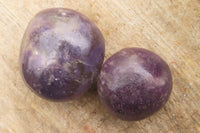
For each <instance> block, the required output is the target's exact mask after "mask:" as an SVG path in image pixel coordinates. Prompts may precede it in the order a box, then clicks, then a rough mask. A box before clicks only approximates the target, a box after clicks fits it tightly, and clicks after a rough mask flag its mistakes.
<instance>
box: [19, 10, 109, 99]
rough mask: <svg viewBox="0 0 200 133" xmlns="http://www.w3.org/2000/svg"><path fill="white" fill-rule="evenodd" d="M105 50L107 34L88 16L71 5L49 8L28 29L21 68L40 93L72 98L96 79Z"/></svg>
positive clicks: (21, 53) (37, 16) (35, 90)
mask: <svg viewBox="0 0 200 133" xmlns="http://www.w3.org/2000/svg"><path fill="white" fill-rule="evenodd" d="M104 53H105V44H104V38H103V36H102V34H101V32H100V30H99V29H98V28H97V26H96V25H95V24H94V23H93V22H91V21H90V20H89V19H88V18H86V17H85V16H84V15H82V14H80V13H78V12H76V11H73V10H70V9H64V8H52V9H46V10H43V11H41V12H39V13H38V14H37V15H36V16H35V17H34V18H33V19H32V21H31V22H30V23H29V25H28V27H27V29H26V32H25V34H24V37H23V41H22V45H21V51H20V69H21V73H22V76H23V78H24V80H25V82H26V83H27V84H28V86H29V87H30V88H31V89H32V90H33V91H34V92H35V93H36V94H38V95H39V96H41V97H43V98H47V99H50V100H59V101H60V100H70V99H74V98H77V97H80V96H81V95H82V94H83V93H84V92H86V91H87V90H88V89H89V88H90V87H91V85H92V84H93V83H95V82H96V80H97V77H98V74H99V72H100V69H101V66H102V63H103V59H104Z"/></svg>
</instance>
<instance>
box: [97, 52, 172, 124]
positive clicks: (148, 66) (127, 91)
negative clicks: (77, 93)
mask: <svg viewBox="0 0 200 133" xmlns="http://www.w3.org/2000/svg"><path fill="white" fill-rule="evenodd" d="M171 90H172V75H171V71H170V69H169V66H168V65H167V63H166V62H165V61H164V60H163V59H161V58H160V57H159V56H158V55H156V54H155V53H153V52H151V51H148V50H146V49H142V48H125V49H122V50H120V51H119V52H117V53H116V54H114V55H113V56H111V57H110V58H109V59H108V60H107V61H106V62H105V63H104V65H103V67H102V70H101V73H100V76H99V80H98V93H99V95H100V98H101V101H102V103H103V104H104V105H105V107H106V108H107V109H108V110H109V111H110V112H111V113H113V114H114V115H116V116H118V117H119V118H121V119H123V120H128V121H132V120H135V121H136V120H141V119H144V118H146V117H148V116H150V115H152V114H153V113H155V112H156V111H158V110H159V109H161V108H162V107H163V106H164V104H165V103H166V102H167V100H168V98H169V96H170V93H171Z"/></svg>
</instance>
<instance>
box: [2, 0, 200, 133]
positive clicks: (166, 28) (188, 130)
mask: <svg viewBox="0 0 200 133" xmlns="http://www.w3.org/2000/svg"><path fill="white" fill-rule="evenodd" d="M52 7H64V8H71V9H74V10H76V11H78V12H80V13H82V14H84V15H86V16H87V17H88V18H89V19H90V20H91V21H92V22H94V23H95V24H96V25H97V26H98V27H99V29H100V30H101V32H102V34H103V36H104V38H105V44H106V47H105V48H106V51H105V52H106V53H105V60H106V59H108V58H109V57H110V56H111V55H113V54H114V53H116V52H117V51H119V50H121V49H123V48H127V47H141V48H146V49H148V50H150V51H153V52H154V53H156V54H158V55H159V56H160V57H162V59H164V60H165V61H166V62H167V64H168V65H169V67H170V70H171V72H172V76H173V90H172V92H171V95H170V98H169V101H168V102H167V103H166V104H165V105H164V107H163V108H162V109H161V110H160V111H158V112H157V113H155V114H154V115H152V116H151V117H149V118H147V119H144V120H141V121H137V122H126V121H122V120H120V119H118V118H116V117H114V116H112V115H110V114H109V112H108V111H107V110H106V109H105V108H104V106H103V105H102V104H101V102H100V100H99V97H98V94H97V92H96V91H89V92H88V93H86V94H85V95H84V96H82V97H81V98H80V99H78V100H73V101H68V102H64V103H63V102H62V103H57V102H49V101H47V100H44V99H42V98H39V97H38V96H37V95H35V94H34V93H32V91H30V89H27V86H26V85H25V84H24V82H23V80H22V78H21V75H20V71H19V65H18V60H19V51H20V44H21V40H22V37H23V34H24V31H25V29H26V27H27V25H28V23H29V22H30V20H31V19H32V18H33V17H34V15H35V14H36V13H38V12H39V11H41V10H43V9H46V8H52ZM199 12H200V2H199V0H0V14H1V15H0V107H1V108H0V132H2V133H7V132H8V133H32V132H33V133H198V132H199V131H200V126H199V125H200V123H199V122H200V110H199V109H200V102H199V101H200V91H199V86H200V82H199V81H200V68H199V66H200V45H199V44H200V30H199V29H200V16H199Z"/></svg>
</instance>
